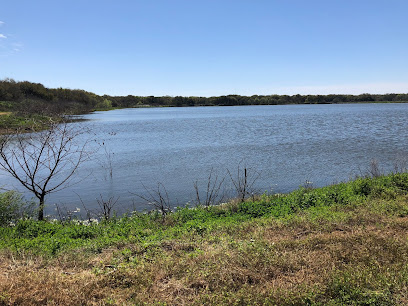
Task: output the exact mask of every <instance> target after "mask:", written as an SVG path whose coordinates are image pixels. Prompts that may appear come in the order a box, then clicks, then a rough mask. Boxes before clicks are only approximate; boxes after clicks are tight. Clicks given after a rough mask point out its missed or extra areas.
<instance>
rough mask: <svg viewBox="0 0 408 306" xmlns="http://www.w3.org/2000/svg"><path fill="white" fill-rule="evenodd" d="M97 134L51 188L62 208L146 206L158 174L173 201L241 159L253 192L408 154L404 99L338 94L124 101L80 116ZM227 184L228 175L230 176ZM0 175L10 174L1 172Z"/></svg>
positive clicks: (335, 177)
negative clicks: (70, 178) (343, 99)
mask: <svg viewBox="0 0 408 306" xmlns="http://www.w3.org/2000/svg"><path fill="white" fill-rule="evenodd" d="M82 117H83V118H86V119H91V120H89V121H81V122H76V123H72V124H75V125H78V126H79V127H81V128H90V130H91V131H92V135H88V136H87V137H92V138H93V139H96V140H97V141H94V142H92V146H94V148H97V147H98V146H100V148H99V150H98V151H97V153H95V154H94V156H93V160H92V161H90V162H87V163H86V164H84V165H82V167H81V171H80V173H79V177H81V176H83V180H82V181H81V183H80V184H77V185H75V186H72V187H70V188H68V189H65V190H63V191H60V192H58V193H55V194H53V195H50V196H49V197H48V204H49V206H48V210H49V211H52V209H53V207H52V204H53V203H61V204H63V205H65V206H66V207H68V208H74V207H81V205H82V204H81V200H82V201H83V202H84V203H86V205H87V207H88V208H91V209H92V208H94V207H96V205H97V204H96V198H100V196H102V197H104V198H106V199H107V198H109V197H111V196H114V197H120V198H119V201H118V204H117V205H118V206H117V207H118V208H119V207H120V208H121V211H126V210H131V209H133V208H137V209H139V210H143V209H146V208H150V207H149V206H147V205H146V203H144V202H143V201H141V199H140V198H138V197H136V196H135V195H134V194H145V193H146V190H145V189H144V187H143V185H144V186H145V187H146V188H148V189H149V188H155V187H157V183H158V182H161V183H162V184H163V185H164V186H165V187H166V189H167V191H168V194H169V197H170V198H171V200H172V202H173V203H174V206H177V204H180V205H182V204H185V203H186V202H189V201H192V200H194V198H195V193H194V185H193V184H194V182H195V181H196V180H198V183H199V184H200V183H201V184H202V186H203V188H204V185H205V183H206V180H207V177H208V175H209V173H210V170H211V169H213V171H214V173H217V174H218V176H219V177H223V176H224V175H226V173H227V169H229V170H230V171H231V173H235V172H236V169H237V167H238V165H239V164H241V166H247V167H248V168H250V169H251V170H252V171H257V172H259V173H260V174H261V176H260V179H259V180H258V181H257V183H256V188H257V190H259V192H264V191H269V192H270V191H275V192H287V191H290V190H292V189H295V188H297V187H298V186H299V185H302V184H303V183H304V182H305V181H306V180H307V181H311V182H313V186H322V185H327V184H331V183H334V182H339V181H342V180H348V179H350V178H353V177H354V176H355V175H359V174H364V173H365V172H366V170H367V167H368V166H369V163H370V160H372V159H377V160H378V161H379V162H380V165H381V166H382V167H383V169H384V170H385V171H390V170H392V169H393V164H394V162H395V161H397V160H398V159H401V157H404V156H405V157H406V156H408V132H407V131H408V104H360V105H357V104H343V105H286V106H242V107H241V106H236V107H191V108H148V109H143V108H141V109H122V110H114V111H109V112H96V113H93V114H89V115H85V116H82ZM225 182H226V186H225V188H226V189H231V188H232V184H231V182H230V179H229V178H226V180H225ZM0 184H1V185H3V186H7V187H13V186H15V187H17V186H18V184H17V183H14V184H10V180H9V179H7V178H6V177H5V176H4V175H3V176H2V177H0Z"/></svg>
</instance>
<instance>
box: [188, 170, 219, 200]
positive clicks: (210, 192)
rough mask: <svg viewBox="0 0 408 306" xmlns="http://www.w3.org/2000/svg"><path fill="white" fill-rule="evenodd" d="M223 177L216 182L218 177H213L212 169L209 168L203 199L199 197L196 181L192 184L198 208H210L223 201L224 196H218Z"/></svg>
mask: <svg viewBox="0 0 408 306" xmlns="http://www.w3.org/2000/svg"><path fill="white" fill-rule="evenodd" d="M224 179H225V177H223V178H222V179H221V180H220V181H219V180H218V175H215V177H214V176H213V168H211V171H210V174H209V175H208V179H207V186H206V190H205V198H202V197H200V191H199V187H198V181H195V182H194V189H195V192H196V203H197V205H198V206H201V205H203V206H205V207H208V206H211V205H217V204H219V203H221V202H222V201H223V199H224V194H221V195H220V190H221V187H222V184H223V183H224Z"/></svg>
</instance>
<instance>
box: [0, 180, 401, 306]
mask: <svg viewBox="0 0 408 306" xmlns="http://www.w3.org/2000/svg"><path fill="white" fill-rule="evenodd" d="M407 229H408V174H396V175H390V176H385V177H380V178H376V179H369V178H361V179H357V180H355V181H353V182H350V183H342V184H338V185H334V186H329V187H325V188H319V189H304V188H302V189H299V190H296V191H294V192H292V193H290V194H288V195H275V196H263V197H261V198H259V199H257V200H256V201H247V202H244V203H233V202H232V203H228V204H226V205H223V206H220V207H210V208H196V209H180V210H179V211H177V212H175V213H173V214H171V215H169V216H167V217H166V218H164V219H163V218H161V216H160V215H155V214H150V215H149V214H135V215H134V216H132V217H129V218H121V219H116V220H112V221H110V222H105V223H100V224H94V225H88V226H86V225H81V224H75V223H69V224H60V223H47V222H36V221H31V220H26V221H20V222H19V223H17V224H16V225H15V226H13V227H3V228H1V229H0V249H1V251H0V252H1V253H0V254H1V255H0V304H2V303H3V304H6V305H7V304H51V305H52V304H89V305H104V304H118V305H122V304H161V305H163V304H168V305H175V304H177V305H180V304H181V305H182V304H196V305H201V304H214V305H218V304H228V305H234V304H236V305H260V304H272V305H273V304H277V305H285V304H286V305H310V304H314V305H344V304H347V305H353V304H354V305H398V304H407V303H408V257H407V256H408V241H407V237H408V235H407V233H406V230H407Z"/></svg>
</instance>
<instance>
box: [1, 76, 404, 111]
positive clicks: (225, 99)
mask: <svg viewBox="0 0 408 306" xmlns="http://www.w3.org/2000/svg"><path fill="white" fill-rule="evenodd" d="M364 102H408V93H407V94H397V93H389V94H369V93H364V94H360V95H345V94H330V95H299V94H297V95H252V96H241V95H224V96H214V97H196V96H192V97H182V96H175V97H173V96H161V97H156V96H134V95H127V96H109V95H103V96H100V95H97V94H95V93H92V92H88V91H85V90H80V89H65V88H47V87H45V86H44V85H42V84H40V83H32V82H28V81H22V82H17V81H15V80H13V79H4V80H1V81H0V111H7V110H12V111H20V112H32V113H47V112H48V113H59V114H61V113H64V114H73V113H84V112H88V111H92V110H94V109H110V108H112V107H138V106H175V107H177V106H233V105H283V104H336V103H364Z"/></svg>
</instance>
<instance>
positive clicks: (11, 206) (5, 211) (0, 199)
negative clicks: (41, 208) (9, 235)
mask: <svg viewBox="0 0 408 306" xmlns="http://www.w3.org/2000/svg"><path fill="white" fill-rule="evenodd" d="M25 205H26V203H25V202H24V201H23V198H22V196H21V194H19V193H17V192H16V191H7V192H4V193H1V194H0V226H7V225H10V224H13V223H15V222H16V221H17V219H18V218H21V217H22V216H23V208H24V206H25Z"/></svg>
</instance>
